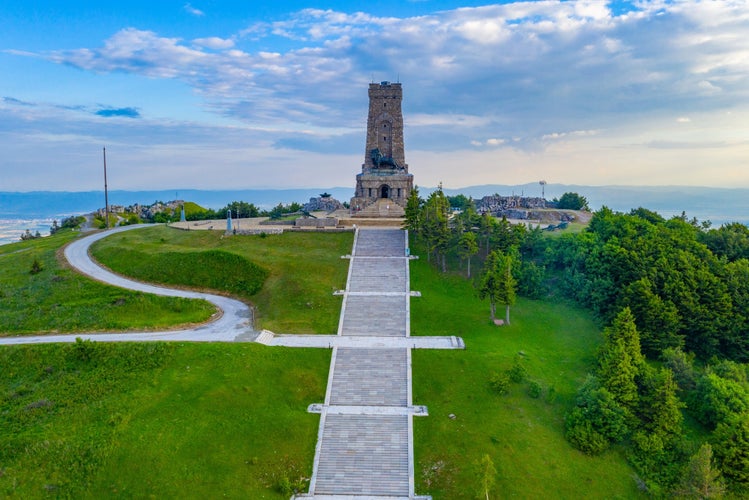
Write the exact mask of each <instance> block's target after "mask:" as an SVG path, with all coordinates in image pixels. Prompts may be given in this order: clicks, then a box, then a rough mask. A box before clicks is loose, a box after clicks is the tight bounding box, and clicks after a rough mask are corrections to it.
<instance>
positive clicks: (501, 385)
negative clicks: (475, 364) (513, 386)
mask: <svg viewBox="0 0 749 500" xmlns="http://www.w3.org/2000/svg"><path fill="white" fill-rule="evenodd" d="M489 387H491V388H492V390H493V391H494V392H496V393H497V394H500V395H501V394H507V390H508V389H509V388H510V376H509V375H508V374H506V373H494V374H493V375H492V376H491V378H490V379H489Z"/></svg>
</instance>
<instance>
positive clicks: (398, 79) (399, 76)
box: [395, 71, 401, 83]
mask: <svg viewBox="0 0 749 500" xmlns="http://www.w3.org/2000/svg"><path fill="white" fill-rule="evenodd" d="M395 81H396V83H400V82H401V74H400V71H399V72H398V74H397V76H396V77H395Z"/></svg>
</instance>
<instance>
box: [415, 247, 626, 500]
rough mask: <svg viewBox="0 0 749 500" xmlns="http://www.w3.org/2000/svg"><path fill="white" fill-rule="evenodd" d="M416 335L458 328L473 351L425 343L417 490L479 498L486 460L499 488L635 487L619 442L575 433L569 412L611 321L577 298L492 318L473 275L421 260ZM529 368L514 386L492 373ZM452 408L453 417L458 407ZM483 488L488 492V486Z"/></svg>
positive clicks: (511, 493) (617, 491) (517, 494)
mask: <svg viewBox="0 0 749 500" xmlns="http://www.w3.org/2000/svg"><path fill="white" fill-rule="evenodd" d="M411 288H412V289H413V290H419V291H421V292H422V297H420V298H413V299H412V300H411V331H412V334H413V335H457V336H460V337H462V338H463V340H464V341H465V343H466V349H465V350H464V351H428V350H415V351H413V354H412V364H413V394H414V396H413V399H414V404H423V405H427V407H428V409H429V416H428V417H426V418H424V417H419V418H416V417H415V418H414V448H415V451H414V453H415V457H416V467H415V473H416V484H417V487H416V491H417V492H418V493H420V494H431V495H432V496H433V498H435V499H452V498H476V497H477V496H478V497H481V496H480V495H478V493H479V488H480V479H479V478H480V476H481V473H480V466H479V463H480V461H481V459H482V457H483V456H484V455H488V456H489V457H490V458H491V460H492V462H493V464H494V467H495V469H496V471H497V475H496V478H495V481H496V482H495V485H494V487H493V489H492V492H493V494H492V498H549V497H553V498H569V499H576V498H633V497H635V498H636V497H638V495H639V494H640V493H639V492H638V491H637V488H636V484H635V481H634V479H633V474H634V471H633V470H632V469H631V468H630V467H629V465H628V464H627V463H626V460H625V457H624V456H623V454H622V453H621V452H620V451H619V450H614V451H610V452H608V453H605V454H604V455H602V456H598V457H590V456H587V455H585V454H583V453H581V452H579V451H578V450H576V449H574V448H572V447H571V446H570V445H569V443H568V442H567V441H566V440H565V438H564V414H565V412H566V411H567V410H568V408H570V407H571V406H572V404H573V400H574V396H575V393H576V391H577V388H578V386H579V385H580V383H581V382H582V381H583V379H584V378H585V375H586V374H587V372H588V370H589V369H590V368H591V367H592V366H593V363H594V352H595V349H596V347H597V346H598V345H599V343H600V342H601V332H600V329H599V328H598V327H597V326H596V325H595V323H594V322H593V321H592V319H591V317H590V315H589V314H588V313H587V312H585V311H583V310H581V309H576V308H574V307H571V306H570V305H568V304H563V303H554V302H548V301H532V300H527V299H522V298H521V299H519V300H518V302H517V304H516V305H515V306H513V307H512V309H511V325H509V326H502V327H497V326H495V325H493V324H492V323H491V322H490V321H489V304H488V302H487V301H481V300H479V299H478V297H477V295H476V293H475V292H474V290H473V288H472V286H471V284H470V282H469V281H468V280H466V279H465V278H463V277H460V276H455V275H449V276H445V275H442V274H441V273H439V272H437V271H436V270H435V269H434V268H433V267H431V266H430V265H429V264H427V263H426V261H424V260H421V259H420V260H417V261H412V264H411ZM516 363H518V364H520V365H521V366H523V367H524V369H525V373H526V375H525V378H524V380H522V381H521V382H516V383H513V382H511V383H510V385H509V389H508V392H507V393H506V394H502V395H500V394H497V393H496V392H495V391H493V390H492V389H491V386H490V379H491V378H492V376H493V375H495V374H497V373H505V372H507V371H508V370H510V369H511V368H512V367H513V365H514V364H516ZM451 415H452V416H453V418H451ZM481 498H483V497H481Z"/></svg>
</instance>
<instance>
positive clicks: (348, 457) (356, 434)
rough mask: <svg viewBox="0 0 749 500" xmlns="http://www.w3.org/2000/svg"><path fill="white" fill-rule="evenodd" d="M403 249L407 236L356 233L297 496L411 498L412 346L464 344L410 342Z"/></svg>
mask: <svg viewBox="0 0 749 500" xmlns="http://www.w3.org/2000/svg"><path fill="white" fill-rule="evenodd" d="M406 247H407V234H406V232H405V231H401V230H396V229H388V230H385V229H379V230H378V229H360V230H358V231H357V233H356V238H355V241H354V249H353V252H352V254H351V256H350V259H351V262H350V265H349V274H348V280H347V283H346V290H344V291H343V292H342V293H343V296H344V299H343V305H342V307H341V317H340V321H339V326H338V337H339V340H337V341H336V342H335V343H333V344H331V345H332V347H333V357H332V360H331V364H330V374H329V376H328V390H327V393H326V396H325V402H324V403H322V404H316V405H312V406H310V411H312V412H319V413H320V414H321V416H320V430H319V433H318V442H317V448H316V451H315V461H314V470H313V473H312V478H311V480H310V487H309V493H308V494H304V495H299V496H298V498H315V499H344V498H356V499H363V498H371V499H375V498H377V499H385V498H388V499H396V498H398V499H411V498H416V496H415V492H414V456H413V416H414V415H426V414H427V412H426V408H424V407H414V406H413V403H412V399H411V348H413V347H416V345H417V344H418V345H420V346H422V347H426V348H444V349H455V348H462V341H461V340H460V339H457V338H455V337H445V338H437V337H430V338H424V339H422V338H418V339H417V338H410V336H409V334H410V300H411V296H412V293H411V290H410V281H409V271H408V261H409V258H408V257H407V255H406ZM258 340H259V341H265V342H266V343H268V344H270V345H286V344H284V342H288V341H290V340H291V339H290V338H288V337H287V336H272V335H267V334H266V335H261V336H260V337H259V338H258ZM298 340H301V339H298ZM298 340H297V341H298ZM304 340H305V341H307V339H304ZM309 340H310V341H311V340H312V339H309Z"/></svg>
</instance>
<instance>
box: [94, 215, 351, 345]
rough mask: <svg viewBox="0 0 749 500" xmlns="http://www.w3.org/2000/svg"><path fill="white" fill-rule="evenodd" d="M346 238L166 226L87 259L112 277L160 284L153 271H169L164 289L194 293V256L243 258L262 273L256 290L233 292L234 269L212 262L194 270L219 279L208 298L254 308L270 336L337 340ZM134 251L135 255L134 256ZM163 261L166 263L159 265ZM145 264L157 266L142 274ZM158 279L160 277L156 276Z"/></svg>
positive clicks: (117, 239)
mask: <svg viewBox="0 0 749 500" xmlns="http://www.w3.org/2000/svg"><path fill="white" fill-rule="evenodd" d="M352 244H353V233H317V232H300V233H294V232H288V233H283V234H279V235H266V236H265V237H261V236H259V235H252V236H248V235H236V236H230V237H225V236H224V235H223V233H222V232H219V231H180V230H177V229H172V228H168V227H165V226H156V227H152V228H146V229H139V230H137V231H130V232H126V233H122V234H116V235H113V236H111V237H109V238H105V239H103V240H101V241H100V242H98V243H97V244H95V245H94V247H93V249H92V253H93V255H94V257H95V258H96V259H97V260H99V261H100V262H102V263H104V264H105V265H107V266H109V267H110V268H111V269H113V270H114V271H116V272H119V273H122V274H125V275H128V276H131V275H135V276H139V277H140V278H141V279H145V280H147V281H150V282H164V279H163V278H160V275H159V272H158V271H159V269H160V268H161V269H163V267H164V266H165V265H167V264H169V265H172V266H173V271H172V272H170V273H169V275H170V279H169V284H172V285H173V284H185V285H193V286H194V282H193V281H192V280H193V274H194V273H195V272H196V269H195V266H194V265H191V263H192V262H193V261H194V259H195V258H196V257H195V256H194V254H195V252H199V251H202V252H208V251H214V250H219V251H221V253H225V254H234V255H236V256H239V257H241V258H242V260H241V262H242V263H243V264H242V266H244V267H249V266H252V265H257V266H259V267H260V268H262V269H263V270H265V271H266V272H267V277H266V278H265V280H264V282H263V285H262V288H261V289H260V290H259V291H257V292H255V291H254V288H251V287H245V288H244V289H243V288H242V286H241V285H240V286H234V285H232V284H231V283H230V282H231V281H232V278H233V277H236V275H237V274H241V273H238V272H237V269H238V267H235V266H234V265H231V264H230V262H231V261H230V260H228V259H222V260H215V259H214V260H213V261H212V263H211V264H210V265H209V264H205V265H203V266H202V269H201V270H200V271H201V273H202V274H203V275H204V276H205V274H206V273H205V270H206V268H208V270H210V271H212V273H214V274H215V275H216V276H218V278H216V279H214V277H205V278H204V279H206V281H207V280H208V279H212V280H214V282H213V283H211V284H212V285H213V286H211V287H210V289H211V290H215V291H218V292H225V293H230V294H232V295H234V296H236V297H238V298H239V299H241V300H245V301H246V302H250V303H252V304H253V305H254V306H255V312H256V317H255V326H256V328H258V329H262V328H265V329H268V330H271V331H273V332H276V333H326V334H333V333H336V331H337V329H338V314H339V312H340V308H341V302H342V299H341V297H336V296H333V292H334V291H335V290H339V289H343V288H344V287H345V285H346V275H347V272H348V261H347V260H343V259H341V258H340V257H341V255H345V254H348V253H350V252H351V245H352ZM134 249H137V255H136V254H134V253H133V252H134ZM163 256H167V257H168V259H166V260H165V259H164V257H163ZM144 259H154V260H156V261H158V262H162V263H163V264H162V266H161V267H159V266H149V268H150V269H151V272H150V274H148V273H147V274H143V273H142V272H141V268H142V267H144ZM162 274H163V273H162Z"/></svg>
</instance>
